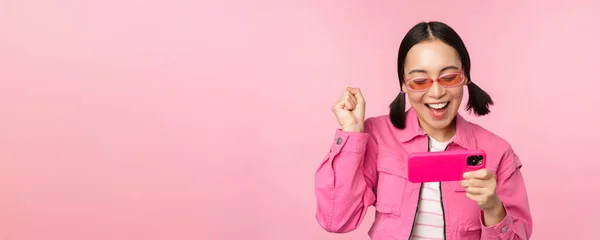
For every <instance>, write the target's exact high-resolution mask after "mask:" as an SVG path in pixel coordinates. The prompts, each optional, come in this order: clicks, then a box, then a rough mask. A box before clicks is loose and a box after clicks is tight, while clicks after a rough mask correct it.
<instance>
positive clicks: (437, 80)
mask: <svg viewBox="0 0 600 240" xmlns="http://www.w3.org/2000/svg"><path fill="white" fill-rule="evenodd" d="M452 74H458V75H459V76H460V78H461V80H460V82H459V83H457V84H455V85H452V86H444V85H442V84H440V86H442V87H444V88H452V87H456V86H458V85H461V84H463V83H464V82H465V78H466V76H465V72H464V71H463V70H461V71H457V72H451V73H446V74H443V75H440V76H439V77H437V78H435V79H434V78H430V77H414V78H410V79H407V80H406V81H404V85H406V88H407V89H409V90H410V91H412V92H424V91H427V90H429V89H430V88H431V87H432V86H433V83H435V82H438V83H439V82H440V79H441V78H443V77H445V76H448V75H452ZM415 79H426V80H431V81H432V82H433V83H432V84H431V86H429V87H428V88H425V89H421V90H416V89H413V88H411V87H410V85H409V84H408V83H409V82H410V81H413V80H415ZM400 91H401V92H404V91H402V90H400Z"/></svg>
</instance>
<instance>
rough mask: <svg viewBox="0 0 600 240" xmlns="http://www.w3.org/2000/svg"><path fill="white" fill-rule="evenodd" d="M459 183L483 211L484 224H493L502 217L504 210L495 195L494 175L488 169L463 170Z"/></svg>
mask: <svg viewBox="0 0 600 240" xmlns="http://www.w3.org/2000/svg"><path fill="white" fill-rule="evenodd" d="M463 177H464V180H462V181H461V183H460V185H461V186H462V187H463V188H465V190H466V191H467V194H466V195H467V197H468V198H469V199H471V200H473V201H475V202H476V203H477V205H479V207H480V208H481V209H482V210H483V212H484V222H485V225H487V226H490V225H495V224H497V223H499V222H500V221H502V219H504V216H505V215H506V212H505V210H504V206H503V204H502V201H500V198H498V195H496V175H495V174H494V173H493V172H492V171H490V170H489V169H486V168H483V169H479V170H476V171H471V172H465V173H464V174H463Z"/></svg>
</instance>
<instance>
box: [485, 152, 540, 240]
mask: <svg viewBox="0 0 600 240" xmlns="http://www.w3.org/2000/svg"><path fill="white" fill-rule="evenodd" d="M521 166H522V164H521V161H520V160H519V157H518V156H517V155H516V154H515V153H514V151H513V149H512V148H511V147H509V148H508V150H507V151H506V152H505V153H504V156H503V158H502V161H501V163H500V167H499V168H498V172H497V178H496V180H497V184H496V194H497V195H498V197H499V198H500V201H502V204H503V205H504V209H505V211H506V216H505V217H504V219H503V220H502V221H501V222H500V223H498V224H496V225H494V226H489V227H486V226H485V225H483V211H482V212H481V217H480V219H481V224H482V232H481V239H482V240H526V239H529V238H530V237H531V232H532V227H533V222H532V217H531V212H530V209H529V200H528V198H527V190H526V188H525V181H524V180H523V176H522V175H521Z"/></svg>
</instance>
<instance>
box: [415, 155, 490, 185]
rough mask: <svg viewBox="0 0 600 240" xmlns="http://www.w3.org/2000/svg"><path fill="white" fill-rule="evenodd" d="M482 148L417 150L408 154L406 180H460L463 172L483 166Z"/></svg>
mask: <svg viewBox="0 0 600 240" xmlns="http://www.w3.org/2000/svg"><path fill="white" fill-rule="evenodd" d="M485 162H486V155H485V151H483V150H458V151H445V152H417V153H411V154H409V155H408V180H409V181H410V182H413V183H422V182H445V181H460V180H462V179H463V177H462V175H463V173H465V172H469V171H475V170H479V169H482V168H485Z"/></svg>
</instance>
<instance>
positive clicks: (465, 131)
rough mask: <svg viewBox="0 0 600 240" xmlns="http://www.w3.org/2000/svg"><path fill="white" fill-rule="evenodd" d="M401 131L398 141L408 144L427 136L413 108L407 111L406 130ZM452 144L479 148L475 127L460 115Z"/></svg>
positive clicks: (457, 117)
mask: <svg viewBox="0 0 600 240" xmlns="http://www.w3.org/2000/svg"><path fill="white" fill-rule="evenodd" d="M400 131H401V132H400V133H399V134H398V135H397V136H399V137H398V139H399V140H400V141H402V142H408V141H410V140H412V139H414V138H416V137H418V136H426V134H425V132H424V131H423V130H422V129H421V127H420V126H419V119H418V117H417V113H416V112H415V110H414V109H413V108H412V107H411V108H410V109H409V110H408V111H406V128H405V129H404V130H400ZM452 142H453V143H455V144H457V145H459V146H461V147H463V148H466V149H476V148H477V144H476V141H475V135H474V134H473V126H472V125H471V123H470V122H468V121H467V120H466V119H464V118H463V117H462V116H461V115H460V114H459V113H457V114H456V133H455V134H454V139H453V141H452Z"/></svg>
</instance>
